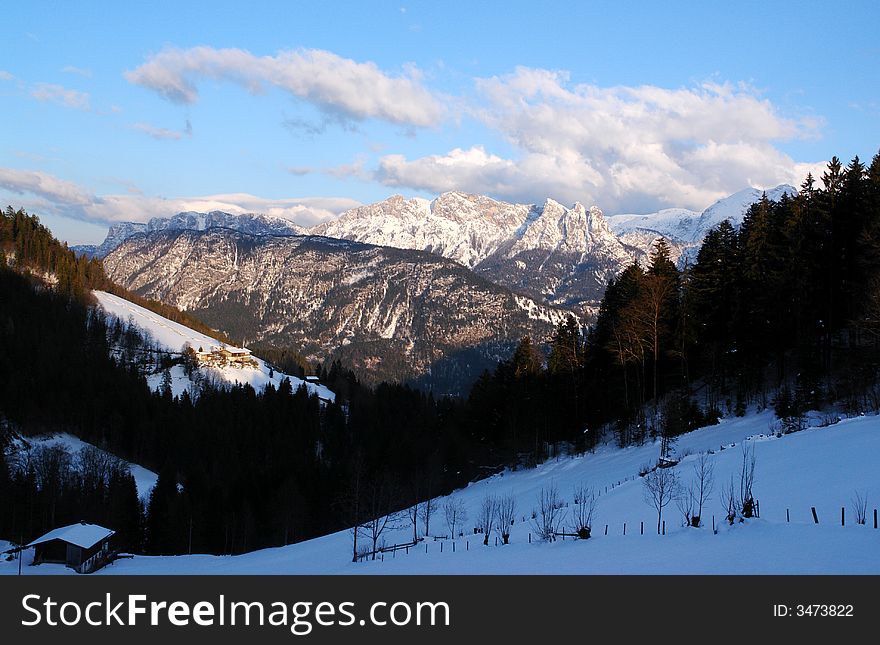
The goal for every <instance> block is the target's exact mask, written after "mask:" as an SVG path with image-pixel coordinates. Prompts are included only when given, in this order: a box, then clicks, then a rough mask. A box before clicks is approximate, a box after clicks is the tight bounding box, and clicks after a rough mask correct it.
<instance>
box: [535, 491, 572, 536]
mask: <svg viewBox="0 0 880 645" xmlns="http://www.w3.org/2000/svg"><path fill="white" fill-rule="evenodd" d="M563 508H564V507H563V505H562V500H561V499H560V498H559V489H558V488H557V487H556V484H555V483H551V484H550V486H549V487H547V488H542V489H541V494H540V495H539V497H538V510H537V511H535V512H533V514H532V515H533V518H532V524H533V525H534V527H535V531H536V532H537V534H538V537H540V538H541V539H542V540H553V539H555V538H556V533H557V532H558V531H559V526H560V525H561V524H562V521H563V519H564V517H565V515H564V512H563V510H562V509H563Z"/></svg>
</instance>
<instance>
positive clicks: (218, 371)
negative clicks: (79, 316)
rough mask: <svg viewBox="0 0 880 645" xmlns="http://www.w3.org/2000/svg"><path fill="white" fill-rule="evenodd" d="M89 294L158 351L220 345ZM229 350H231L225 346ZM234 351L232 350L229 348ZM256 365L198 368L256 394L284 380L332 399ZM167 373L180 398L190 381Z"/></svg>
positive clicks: (177, 371) (178, 372)
mask: <svg viewBox="0 0 880 645" xmlns="http://www.w3.org/2000/svg"><path fill="white" fill-rule="evenodd" d="M92 294H93V295H94V296H95V298H96V299H97V301H98V303H99V304H100V305H101V308H102V309H104V311H106V312H107V313H108V314H111V315H113V316H116V317H117V318H119V319H120V320H123V321H130V322H133V323H134V324H135V325H137V326H138V327H140V328H141V329H143V330H144V331H146V332H149V334H150V336H151V337H152V338H153V340H155V341H156V342H157V343H158V344H159V345H160V346H161V347H162V348H164V349H165V350H167V351H170V352H180V351H182V349H183V346H184V344H185V343H189V344H190V345H191V346H192V347H193V349H198V348H199V347H203V348H205V349H206V350H207V349H208V348H210V347H212V346H216V345H221V344H222V343H221V342H220V341H219V340H217V339H216V338H211V337H210V336H207V335H205V334H202V333H199V332H197V331H195V330H193V329H190V328H189V327H186V326H185V325H181V324H180V323H176V322H174V321H173V320H169V319H167V318H165V317H163V316H160V315H159V314H156V313H153V312H152V311H150V310H149V309H145V308H143V307H141V306H139V305H136V304H134V303H133V302H129V301H128V300H125V299H124V298H120V297H118V296H114V295H113V294H110V293H106V292H104V291H93V292H92ZM229 347H230V348H232V346H229ZM232 349H235V348H232ZM254 359H255V360H256V362H257V367H256V368H249V367H233V366H227V367H223V368H220V367H207V366H206V367H201V368H200V371H201V372H203V373H204V374H205V375H207V376H208V377H209V378H214V379H216V380H217V381H219V382H221V383H228V384H230V385H233V384H235V383H239V384H242V385H244V384H245V383H247V384H249V385H250V386H251V387H253V388H254V389H255V390H257V391H258V392H259V391H260V390H262V389H263V388H264V387H265V386H266V385H267V384H269V383H272V384H273V385H274V386H275V387H278V385H280V383H281V381H283V380H284V379H285V378H289V379H290V384H291V385H292V386H293V389H294V391H296V390H297V389H298V388H299V387H300V386H301V385H305V386H306V388H307V389H308V391H309V393H310V394H317V395H318V397H320V398H322V399H324V400H327V401H333V400H334V399H335V397H336V395H335V394H334V393H333V392H331V391H330V390H328V389H327V388H326V387H324V386H323V385H317V384H314V383H306V382H305V381H303V380H302V379H299V378H297V377H295V376H288V375H287V374H282V373H281V372H278V371H273V372H272V374H271V376H270V368H269V366H267V365H266V363H265V362H264V361H262V360H261V359H259V358H257V357H254ZM169 371H170V374H171V390H172V393H173V394H174V395H180V394H182V393H183V392H184V391H186V390H187V389H189V387H190V385H191V381H190V379H189V378H187V376H186V374H184V371H183V367H182V366H180V365H175V366H174V367H173V368H172V369H171V370H169ZM148 382H149V385H150V387H151V388H153V389H155V388H157V387H159V386H160V385H161V383H162V374H154V375H152V376H151V377H150V378H149V379H148Z"/></svg>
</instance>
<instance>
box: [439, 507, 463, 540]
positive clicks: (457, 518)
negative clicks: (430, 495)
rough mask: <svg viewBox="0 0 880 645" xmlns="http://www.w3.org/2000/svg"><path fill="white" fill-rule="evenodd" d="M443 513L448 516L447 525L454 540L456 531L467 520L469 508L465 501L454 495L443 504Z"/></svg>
mask: <svg viewBox="0 0 880 645" xmlns="http://www.w3.org/2000/svg"><path fill="white" fill-rule="evenodd" d="M443 514H444V515H445V516H446V526H447V527H448V528H449V535H450V537H451V538H452V539H453V540H454V539H455V535H456V533H455V531H456V529H457V528H460V527H461V526H462V525H463V524H464V523H465V522H466V521H467V509H466V508H465V506H464V502H463V501H461V500H460V499H459V498H457V497H454V498H451V499H448V500H446V503H445V504H444V505H443Z"/></svg>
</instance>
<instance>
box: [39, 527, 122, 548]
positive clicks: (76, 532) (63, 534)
mask: <svg viewBox="0 0 880 645" xmlns="http://www.w3.org/2000/svg"><path fill="white" fill-rule="evenodd" d="M114 533H116V531H111V530H110V529H105V528H104V527H103V526H98V525H97V524H86V523H85V522H80V523H79V524H71V525H70V526H62V527H61V528H58V529H54V530H52V531H49V532H48V533H46V535H44V536H42V537H39V538H37V539H36V540H34V541H33V542H31V543H30V544H28V546H29V547H30V546H36V545H38V544H43V543H44V542H50V541H52V540H61V541H62V542H67V543H68V544H73V545H75V546H78V547H82V548H83V549H89V548H91V547H93V546H95V545H96V544H97V543H98V542H100V541H101V540H103V539H105V538H108V537H110V536H111V535H113V534H114Z"/></svg>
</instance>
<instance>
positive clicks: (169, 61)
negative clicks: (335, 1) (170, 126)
mask: <svg viewBox="0 0 880 645" xmlns="http://www.w3.org/2000/svg"><path fill="white" fill-rule="evenodd" d="M125 77H126V79H128V81H130V82H131V83H134V84H136V85H140V86H142V87H145V88H148V89H151V90H153V91H155V92H157V93H158V94H159V95H161V96H163V97H164V98H166V99H168V100H169V101H172V102H174V103H181V104H192V103H195V102H196V101H197V100H198V98H199V93H198V83H199V82H200V81H202V80H204V79H211V80H215V81H225V82H229V83H235V84H237V85H240V86H242V87H244V88H245V89H247V90H248V91H250V92H252V93H254V94H259V93H262V92H264V91H265V89H266V86H273V87H277V88H279V89H281V90H283V91H285V92H288V93H289V94H291V95H293V96H295V97H297V98H299V99H302V100H304V101H307V102H309V103H312V104H314V105H315V106H317V107H318V108H319V109H321V110H322V111H324V112H325V113H327V114H330V115H333V116H335V117H342V118H346V119H351V120H355V121H361V120H364V119H380V120H383V121H388V122H390V123H395V124H400V125H409V126H430V125H435V124H437V123H438V122H439V121H440V120H441V119H442V117H443V114H444V109H443V106H442V104H441V103H440V101H439V100H438V99H437V98H436V97H435V96H434V95H433V94H432V93H431V92H429V91H428V90H427V89H426V88H425V87H424V86H423V85H422V83H421V74H420V72H419V71H418V69H416V68H415V67H412V66H410V67H407V68H406V70H405V71H404V73H403V74H402V75H399V76H391V75H389V74H387V73H385V72H383V71H382V70H380V69H379V68H378V66H376V64H375V63H372V62H365V63H359V62H356V61H353V60H351V59H348V58H342V57H341V56H338V55H336V54H334V53H332V52H328V51H324V50H319V49H299V50H296V51H281V52H278V53H277V54H276V55H274V56H256V55H254V54H252V53H250V52H248V51H246V50H243V49H215V48H213V47H206V46H202V47H193V48H191V49H176V48H168V49H165V50H163V51H161V52H159V53H158V54H156V55H154V56H152V57H151V58H150V59H149V60H148V61H147V62H145V63H144V64H142V65H140V66H139V67H137V68H136V69H133V70H131V71H128V72H126V73H125Z"/></svg>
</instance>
